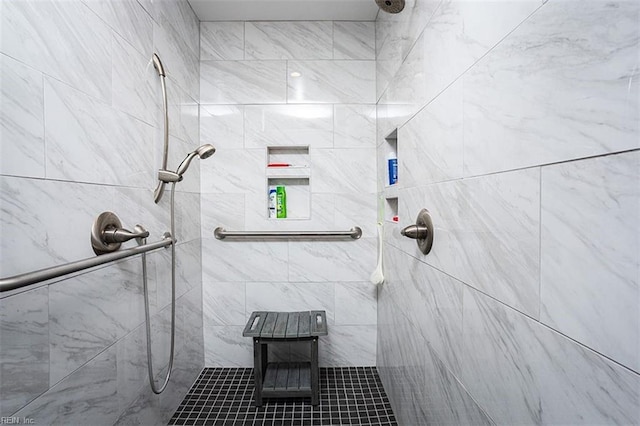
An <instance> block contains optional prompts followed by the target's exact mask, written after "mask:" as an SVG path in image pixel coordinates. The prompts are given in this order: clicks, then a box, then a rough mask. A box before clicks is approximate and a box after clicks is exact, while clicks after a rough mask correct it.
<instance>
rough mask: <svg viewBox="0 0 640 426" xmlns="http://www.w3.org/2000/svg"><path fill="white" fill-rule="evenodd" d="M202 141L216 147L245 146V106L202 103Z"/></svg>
mask: <svg viewBox="0 0 640 426" xmlns="http://www.w3.org/2000/svg"><path fill="white" fill-rule="evenodd" d="M200 142H201V143H203V144H204V143H209V144H211V145H213V146H215V147H216V149H233V148H235V149H240V148H242V147H243V146H244V106H241V105H239V106H236V105H200Z"/></svg>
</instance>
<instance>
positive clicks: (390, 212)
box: [384, 197, 398, 223]
mask: <svg viewBox="0 0 640 426" xmlns="http://www.w3.org/2000/svg"><path fill="white" fill-rule="evenodd" d="M394 216H398V197H385V206H384V220H385V221H386V222H391V223H398V222H396V221H394V220H393V218H394Z"/></svg>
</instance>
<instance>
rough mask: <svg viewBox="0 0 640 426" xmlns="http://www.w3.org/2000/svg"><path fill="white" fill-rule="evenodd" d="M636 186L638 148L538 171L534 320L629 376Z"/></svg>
mask: <svg viewBox="0 0 640 426" xmlns="http://www.w3.org/2000/svg"><path fill="white" fill-rule="evenodd" d="M638 182H640V155H639V153H638V151H635V152H631V153H627V154H618V155H613V156H606V157H599V158H595V159H589V160H582V161H576V162H569V163H563V164H559V165H555V166H549V167H544V168H543V169H542V218H541V220H542V228H541V229H542V234H541V283H540V285H541V290H540V293H541V320H542V321H543V322H544V323H545V324H547V325H549V326H551V327H553V328H555V329H557V330H559V331H561V332H562V333H564V334H566V335H567V336H570V337H571V338H572V339H575V340H577V341H579V342H581V343H583V344H585V345H586V346H588V347H590V348H593V349H594V350H596V351H598V352H600V353H602V354H605V355H607V356H609V357H610V358H612V359H614V360H616V361H618V362H620V363H621V364H623V365H626V366H628V367H630V368H632V369H634V370H635V371H640V352H638V350H639V348H640V266H638V265H639V264H640V262H639V261H640V225H639V224H640V185H639V184H638ZM603 284H604V285H603Z"/></svg>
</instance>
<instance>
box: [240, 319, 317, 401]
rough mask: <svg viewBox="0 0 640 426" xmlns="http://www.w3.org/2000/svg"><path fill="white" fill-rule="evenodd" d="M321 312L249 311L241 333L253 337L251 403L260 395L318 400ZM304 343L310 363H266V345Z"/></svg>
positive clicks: (258, 398) (259, 399)
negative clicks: (252, 391) (253, 383)
mask: <svg viewBox="0 0 640 426" xmlns="http://www.w3.org/2000/svg"><path fill="white" fill-rule="evenodd" d="M327 334H328V331H327V315H326V313H325V311H305V312H263V311H260V312H253V313H252V314H251V317H250V318H249V321H248V322H247V325H246V326H245V328H244V331H243V332H242V335H243V336H245V337H251V339H252V340H253V371H254V379H255V386H256V391H255V404H256V407H260V406H262V398H263V397H265V398H298V397H307V396H310V397H311V404H312V405H318V403H319V401H320V380H319V370H318V337H320V336H326V335H327ZM293 341H298V342H300V341H302V342H308V343H309V347H310V349H311V362H277V363H276V362H271V363H270V362H268V350H267V349H268V347H267V346H268V345H270V344H281V343H289V342H293Z"/></svg>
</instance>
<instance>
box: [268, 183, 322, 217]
mask: <svg viewBox="0 0 640 426" xmlns="http://www.w3.org/2000/svg"><path fill="white" fill-rule="evenodd" d="M278 185H283V186H284V187H285V191H286V193H287V217H286V218H281V219H277V218H269V219H270V220H277V221H280V220H292V219H294V220H301V219H310V218H311V190H310V185H309V178H308V177H307V178H298V177H269V178H267V209H266V211H267V217H269V197H268V191H269V188H270V187H272V186H278Z"/></svg>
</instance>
